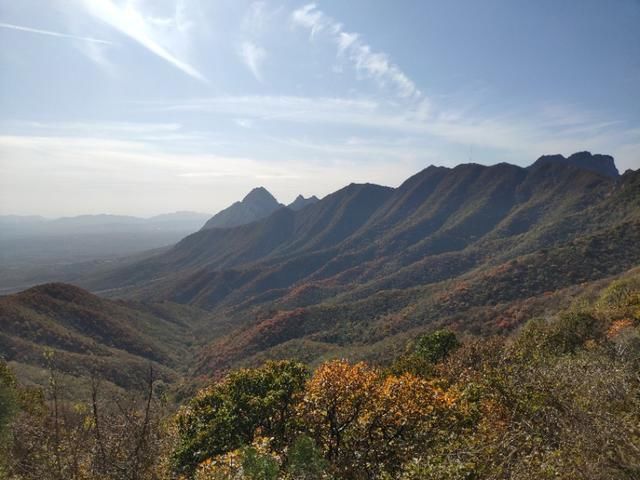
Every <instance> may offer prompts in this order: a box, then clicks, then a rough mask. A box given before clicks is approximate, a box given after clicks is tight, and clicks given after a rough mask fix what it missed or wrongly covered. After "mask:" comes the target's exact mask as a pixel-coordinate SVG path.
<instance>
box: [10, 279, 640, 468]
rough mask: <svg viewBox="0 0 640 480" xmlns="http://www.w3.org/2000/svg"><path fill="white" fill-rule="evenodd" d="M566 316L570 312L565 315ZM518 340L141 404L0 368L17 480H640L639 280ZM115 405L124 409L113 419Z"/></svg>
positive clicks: (255, 374) (255, 378) (579, 301)
mask: <svg viewBox="0 0 640 480" xmlns="http://www.w3.org/2000/svg"><path fill="white" fill-rule="evenodd" d="M559 305H562V307H560V306H559ZM547 307H548V308H547V309H546V310H545V314H544V316H534V317H527V319H526V320H525V319H523V320H522V327H520V328H519V329H518V330H517V331H516V332H514V333H512V334H510V335H508V336H489V337H477V336H471V335H459V334H456V333H454V332H452V331H451V330H448V329H440V330H432V331H430V332H427V333H425V334H420V335H410V336H409V337H408V338H407V340H406V341H405V343H404V345H403V348H402V350H401V351H399V352H398V353H397V355H395V356H394V357H393V358H390V359H389V360H388V361H387V362H385V363H382V364H377V365H374V364H372V363H368V362H367V363H365V362H358V363H354V362H349V361H346V360H330V361H326V362H323V363H321V364H319V365H317V366H316V367H309V366H307V365H305V364H303V363H298V362H295V361H291V360H281V361H275V362H273V361H272V362H267V363H265V364H262V365H261V366H259V367H257V368H251V369H240V370H237V371H234V372H231V373H229V374H228V375H226V376H225V377H223V378H222V379H220V380H219V381H213V382H211V381H210V382H209V384H208V385H207V386H205V387H204V388H202V389H201V390H200V391H199V392H198V393H197V394H195V395H194V396H193V397H192V398H191V399H187V400H186V402H185V403H184V404H183V405H182V406H181V407H180V408H179V409H178V410H177V412H175V413H174V412H172V411H171V410H169V409H167V407H166V405H167V403H166V402H167V396H166V391H165V390H159V389H158V385H157V383H156V382H154V380H153V371H151V372H150V376H149V377H148V380H147V381H146V383H145V382H143V385H147V389H146V393H144V394H140V396H139V397H138V399H137V400H136V399H135V398H132V397H131V396H129V397H126V396H119V397H116V398H115V403H113V397H108V398H105V397H104V396H103V393H102V391H101V390H100V388H99V387H97V386H96V384H93V386H92V387H90V388H87V391H86V394H85V396H84V397H76V398H73V399H71V398H69V397H68V393H67V392H66V390H65V389H64V385H62V384H61V383H60V382H59V380H58V379H57V378H56V376H55V374H52V377H51V378H52V381H51V382H50V384H49V387H48V388H47V390H46V392H45V394H46V398H48V399H50V400H45V397H43V396H42V394H41V393H39V391H38V390H34V389H32V388H28V387H24V386H22V385H20V384H19V383H16V381H15V378H14V376H13V374H12V372H11V371H10V370H9V369H7V367H6V365H5V364H4V363H3V364H0V385H1V386H2V389H1V390H0V394H1V395H0V421H1V422H0V427H1V429H2V431H0V434H1V436H0V438H1V439H2V449H1V450H0V451H1V452H2V455H3V457H2V458H3V464H2V470H1V471H2V472H3V473H4V474H5V475H8V476H9V478H21V479H36V478H37V479H56V480H62V479H66V478H77V479H95V478H113V479H115V478H139V479H153V478H180V479H196V480H216V479H229V480H231V479H253V480H258V479H261V480H270V479H273V480H276V479H402V480H414V479H415V480H417V479H434V480H435V479H438V480H440V479H471V478H474V479H503V478H510V479H531V478H536V479H547V478H548V479H551V478H581V479H588V480H605V479H611V478H616V479H626V480H633V479H636V478H638V475H640V454H639V451H640V429H639V427H638V425H640V416H639V415H640V404H639V403H638V399H639V398H640V379H639V378H638V369H639V368H640V274H639V272H638V270H637V269H635V270H632V271H630V272H628V273H626V274H624V275H622V276H620V277H619V278H618V279H616V280H613V281H606V282H600V283H598V284H594V285H590V286H584V287H582V288H580V289H579V290H577V291H573V292H565V293H564V294H563V295H562V297H561V298H560V299H556V300H554V301H549V303H548V304H547ZM116 405H117V407H116Z"/></svg>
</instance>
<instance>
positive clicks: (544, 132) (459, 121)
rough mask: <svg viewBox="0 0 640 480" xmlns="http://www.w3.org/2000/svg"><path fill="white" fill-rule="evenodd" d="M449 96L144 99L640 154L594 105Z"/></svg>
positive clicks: (519, 154) (432, 134)
mask: <svg viewBox="0 0 640 480" xmlns="http://www.w3.org/2000/svg"><path fill="white" fill-rule="evenodd" d="M449 101H450V102H451V105H449V107H448V108H447V109H445V110H442V109H437V108H436V107H431V106H430V105H429V104H428V103H426V102H425V99H423V100H422V101H418V102H413V103H412V104H411V105H409V106H407V105H400V104H398V103H397V102H385V101H382V100H380V99H376V100H373V99H370V98H361V99H352V98H336V97H300V96H260V95H258V96H223V97H213V98H198V99H193V100H189V101H182V102H178V103H174V102H164V101H159V102H151V103H148V102H145V103H141V104H139V105H140V107H141V108H142V109H144V110H149V111H156V112H172V113H178V112H185V113H188V112H201V113H205V112H208V113H211V114H215V115H223V116H230V117H231V118H239V116H240V117H241V118H243V119H245V120H252V123H251V125H252V126H253V128H254V129H255V130H256V131H260V125H261V124H265V123H268V124H269V125H271V126H273V125H274V124H275V123H276V122H279V123H285V124H298V125H308V126H309V127H310V131H311V132H313V131H315V127H316V126H317V125H321V126H322V132H324V133H325V134H326V133H327V131H328V127H329V126H333V127H335V130H336V131H340V130H344V128H347V129H351V130H353V129H357V130H362V131H366V132H367V134H368V135H371V136H373V137H375V138H377V137H378V136H380V135H382V136H388V135H397V134H401V135H403V136H408V137H412V138H415V139H421V140H422V142H424V141H434V140H440V141H444V142H446V143H448V144H454V145H460V146H463V147H471V146H474V147H479V148H484V149H490V150H493V151H497V152H502V154H503V155H505V154H506V155H511V158H512V161H517V160H521V161H523V162H527V161H530V160H532V159H534V158H536V156H537V155H541V154H543V153H550V152H558V153H573V152H574V151H576V150H582V149H592V150H593V151H599V152H603V153H612V154H616V153H617V152H619V154H618V155H619V159H618V160H619V162H620V164H621V165H623V166H625V165H629V164H632V163H631V162H632V161H636V162H637V160H634V159H633V158H636V157H633V158H632V157H631V156H630V155H629V153H630V151H631V149H630V148H627V147H625V146H627V145H637V143H638V138H640V134H639V132H638V130H637V129H634V128H630V127H629V126H628V125H624V124H621V123H620V122H614V121H610V120H607V119H603V118H601V117H600V116H598V115H596V114H593V113H588V112H582V111H579V110H577V109H572V108H569V107H566V106H542V107H541V108H540V110H538V111H511V112H507V113H502V114H500V115H491V116H490V115H486V114H485V113H478V112H474V111H473V110H469V109H465V108H462V109H458V110H457V109H456V105H455V103H453V101H452V100H451V99H449ZM289 143H290V142H289ZM298 146H300V145H298ZM314 148H315V147H314ZM338 148H339V149H341V150H342V151H343V152H344V153H347V150H348V149H351V147H350V146H348V148H346V149H345V148H344V147H343V146H340V145H338ZM316 149H317V148H316ZM351 150H353V149H351ZM328 153H329V152H328ZM379 153H380V155H381V157H386V158H388V157H389V155H388V152H385V151H384V150H380V151H379Z"/></svg>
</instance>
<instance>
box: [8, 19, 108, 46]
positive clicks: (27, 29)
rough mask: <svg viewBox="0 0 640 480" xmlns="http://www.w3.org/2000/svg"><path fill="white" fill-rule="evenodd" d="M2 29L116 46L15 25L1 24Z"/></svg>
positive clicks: (76, 36) (94, 39)
mask: <svg viewBox="0 0 640 480" xmlns="http://www.w3.org/2000/svg"><path fill="white" fill-rule="evenodd" d="M0 28H8V29H11V30H19V31H21V32H29V33H37V34H38V35H48V36H50V37H59V38H69V39H72V40H80V41H82V42H88V43H99V44H101V45H115V44H114V43H113V42H110V41H108V40H101V39H99V38H92V37H81V36H78V35H70V34H68V33H61V32H53V31H51V30H41V29H39V28H31V27H25V26H22V25H13V24H11V23H0Z"/></svg>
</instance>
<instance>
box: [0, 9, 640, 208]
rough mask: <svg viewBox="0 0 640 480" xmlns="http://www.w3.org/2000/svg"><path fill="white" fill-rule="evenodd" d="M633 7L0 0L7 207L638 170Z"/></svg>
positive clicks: (216, 201)
mask: <svg viewBox="0 0 640 480" xmlns="http://www.w3.org/2000/svg"><path fill="white" fill-rule="evenodd" d="M638 25H640V1H639V0H616V1H609V2H607V1H602V0H539V1H535V2H531V1H525V0H485V1H482V2H478V1H477V0H467V1H462V0H451V1H446V2H444V1H435V0H405V1H402V2H393V1H383V0H366V1H365V0H349V1H344V0H326V1H317V2H316V3H308V2H304V1H303V2H298V1H293V0H282V1H277V0H274V1H270V0H267V1H244V0H46V1H43V0H20V1H15V0H0V214H19V215H28V214H37V215H44V216H50V217H55V216H63V215H78V214H92V213H105V212H106V213H114V214H129V215H139V216H150V215H154V214H159V213H165V212H172V211H178V210H194V211H201V212H211V213H213V212H216V211H218V210H220V209H221V208H224V207H225V206H227V205H229V204H230V203H232V202H234V201H236V200H239V199H241V198H242V197H243V196H244V195H245V194H246V193H247V192H248V191H249V190H250V189H251V188H253V187H256V186H264V187H266V188H267V189H268V190H269V191H271V192H272V193H273V194H274V195H275V196H276V198H278V200H280V201H281V202H283V203H288V202H291V201H292V200H293V199H294V198H295V197H296V196H297V195H298V194H303V195H305V196H309V195H317V196H319V197H321V196H324V195H326V194H328V193H330V192H332V191H335V190H337V189H339V188H341V187H343V186H345V185H347V184H349V183H351V182H356V183H361V182H372V183H378V184H383V185H390V186H397V185H399V184H400V183H401V182H402V181H403V180H405V179H406V178H407V177H409V176H410V175H412V174H414V173H416V172H418V171H420V170H422V169H423V168H425V167H427V166H428V165H431V164H435V165H444V166H455V165H457V164H460V163H467V162H475V163H481V164H486V165H490V164H495V163H499V162H509V163H513V164H517V165H521V166H526V165H529V164H531V163H533V162H534V161H535V159H536V158H538V157H539V156H540V155H543V154H552V153H562V154H564V155H569V154H571V153H573V152H576V151H581V150H590V151H592V152H594V153H608V154H611V155H613V156H614V157H615V159H616V164H617V166H618V168H619V170H620V171H621V172H622V171H624V170H626V169H629V168H632V169H637V168H640V28H638Z"/></svg>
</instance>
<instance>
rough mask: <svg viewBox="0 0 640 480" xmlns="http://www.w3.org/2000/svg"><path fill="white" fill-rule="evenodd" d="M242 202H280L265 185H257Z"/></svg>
mask: <svg viewBox="0 0 640 480" xmlns="http://www.w3.org/2000/svg"><path fill="white" fill-rule="evenodd" d="M242 202H243V203H244V202H251V203H254V202H259V203H275V204H278V201H277V200H276V199H275V197H274V196H273V195H271V193H270V192H269V190H267V189H266V188H264V187H256V188H254V189H253V190H251V191H250V192H249V193H248V194H247V195H246V196H245V197H244V198H243V199H242Z"/></svg>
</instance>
